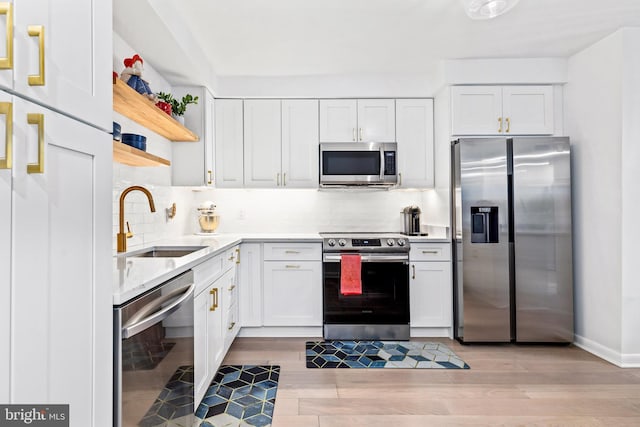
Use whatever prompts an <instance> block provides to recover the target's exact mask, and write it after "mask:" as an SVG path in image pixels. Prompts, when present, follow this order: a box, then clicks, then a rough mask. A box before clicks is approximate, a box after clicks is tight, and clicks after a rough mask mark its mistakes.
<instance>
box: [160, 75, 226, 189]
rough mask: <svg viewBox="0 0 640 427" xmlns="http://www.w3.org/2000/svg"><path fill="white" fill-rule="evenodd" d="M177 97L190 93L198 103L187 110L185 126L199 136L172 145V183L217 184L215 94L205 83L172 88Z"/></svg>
mask: <svg viewBox="0 0 640 427" xmlns="http://www.w3.org/2000/svg"><path fill="white" fill-rule="evenodd" d="M172 93H173V95H174V96H175V97H176V98H179V99H181V98H182V97H183V96H184V95H186V94H190V95H193V96H197V97H198V103H197V104H195V105H189V106H188V107H187V109H186V111H185V113H184V122H185V126H186V127H187V128H188V129H190V130H191V131H193V132H194V133H195V134H196V135H198V136H199V137H200V139H199V140H198V141H196V142H184V143H179V144H171V182H172V184H173V185H207V186H212V185H213V184H214V179H213V140H214V135H213V124H214V121H215V118H214V100H213V95H212V94H211V92H209V91H208V90H207V89H206V88H205V87H202V86H178V87H174V88H173V89H172Z"/></svg>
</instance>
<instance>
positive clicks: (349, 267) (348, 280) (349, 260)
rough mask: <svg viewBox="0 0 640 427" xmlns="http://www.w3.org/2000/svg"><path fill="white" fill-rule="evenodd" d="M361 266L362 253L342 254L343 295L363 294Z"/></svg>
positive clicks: (341, 279) (341, 286) (341, 289)
mask: <svg viewBox="0 0 640 427" xmlns="http://www.w3.org/2000/svg"><path fill="white" fill-rule="evenodd" d="M361 267H362V257H361V256H360V255H357V254H356V255H347V254H343V255H341V256H340V293H341V294H342V295H362V278H361V275H360V272H361V269H362V268H361Z"/></svg>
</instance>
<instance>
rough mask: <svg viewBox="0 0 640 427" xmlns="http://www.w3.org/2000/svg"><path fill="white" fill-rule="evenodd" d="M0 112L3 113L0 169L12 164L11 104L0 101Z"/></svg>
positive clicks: (7, 167)
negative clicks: (2, 150) (3, 125)
mask: <svg viewBox="0 0 640 427" xmlns="http://www.w3.org/2000/svg"><path fill="white" fill-rule="evenodd" d="M0 114H4V115H5V120H6V122H5V138H4V140H5V146H4V159H0V169H11V167H12V166H13V104H11V103H10V102H0Z"/></svg>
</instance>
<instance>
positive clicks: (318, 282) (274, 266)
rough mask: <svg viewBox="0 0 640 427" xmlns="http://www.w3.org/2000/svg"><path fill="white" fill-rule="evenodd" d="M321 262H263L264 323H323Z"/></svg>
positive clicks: (308, 324)
mask: <svg viewBox="0 0 640 427" xmlns="http://www.w3.org/2000/svg"><path fill="white" fill-rule="evenodd" d="M321 276H322V263H321V262H317V261H267V262H265V263H264V281H263V290H264V293H263V295H264V297H263V306H262V311H263V319H264V326H321V325H322V278H321Z"/></svg>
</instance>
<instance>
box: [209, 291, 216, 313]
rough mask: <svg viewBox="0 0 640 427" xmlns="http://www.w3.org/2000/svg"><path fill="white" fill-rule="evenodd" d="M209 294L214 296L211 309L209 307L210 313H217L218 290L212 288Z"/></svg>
mask: <svg viewBox="0 0 640 427" xmlns="http://www.w3.org/2000/svg"><path fill="white" fill-rule="evenodd" d="M209 293H210V294H211V295H212V297H213V298H212V301H211V307H209V311H216V308H218V288H212V289H211V290H210V291H209Z"/></svg>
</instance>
